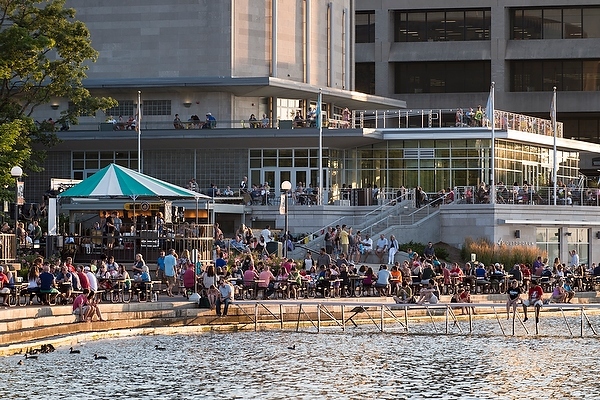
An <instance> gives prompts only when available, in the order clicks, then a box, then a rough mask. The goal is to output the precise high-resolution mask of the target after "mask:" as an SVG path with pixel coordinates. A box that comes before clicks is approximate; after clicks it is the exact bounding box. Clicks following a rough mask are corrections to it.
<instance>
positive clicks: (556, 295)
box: [550, 278, 567, 303]
mask: <svg viewBox="0 0 600 400" xmlns="http://www.w3.org/2000/svg"><path fill="white" fill-rule="evenodd" d="M564 284H565V280H564V278H559V280H558V284H557V285H556V286H555V287H554V289H553V290H552V296H551V297H550V302H552V303H565V302H566V301H567V292H566V291H565V288H564V287H563V285H564Z"/></svg>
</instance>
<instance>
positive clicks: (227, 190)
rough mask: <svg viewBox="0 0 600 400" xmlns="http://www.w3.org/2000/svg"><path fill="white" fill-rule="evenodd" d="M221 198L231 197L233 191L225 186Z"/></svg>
mask: <svg viewBox="0 0 600 400" xmlns="http://www.w3.org/2000/svg"><path fill="white" fill-rule="evenodd" d="M223 196H225V197H233V190H231V186H227V187H226V188H225V190H223Z"/></svg>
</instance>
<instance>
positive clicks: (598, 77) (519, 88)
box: [511, 60, 600, 92]
mask: <svg viewBox="0 0 600 400" xmlns="http://www.w3.org/2000/svg"><path fill="white" fill-rule="evenodd" d="M554 86H556V88H557V89H558V90H559V91H569V92H573V91H587V92H595V91H600V60H518V61H512V62H511V91H512V92H540V91H552V88H553V87H554Z"/></svg>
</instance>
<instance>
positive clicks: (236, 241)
mask: <svg viewBox="0 0 600 400" xmlns="http://www.w3.org/2000/svg"><path fill="white" fill-rule="evenodd" d="M229 244H230V245H231V247H232V248H233V249H234V250H236V251H239V252H240V253H249V252H250V249H248V246H246V245H245V244H244V241H243V240H242V236H241V235H236V236H235V237H234V238H233V239H231V242H230V243H229Z"/></svg>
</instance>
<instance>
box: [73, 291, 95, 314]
mask: <svg viewBox="0 0 600 400" xmlns="http://www.w3.org/2000/svg"><path fill="white" fill-rule="evenodd" d="M89 294H90V290H89V289H87V288H86V289H83V290H82V293H81V294H80V295H78V296H77V297H75V300H73V315H75V316H77V317H78V320H79V322H86V321H88V320H89V319H90V318H91V311H92V309H91V307H90V304H89V300H88V295H89Z"/></svg>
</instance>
